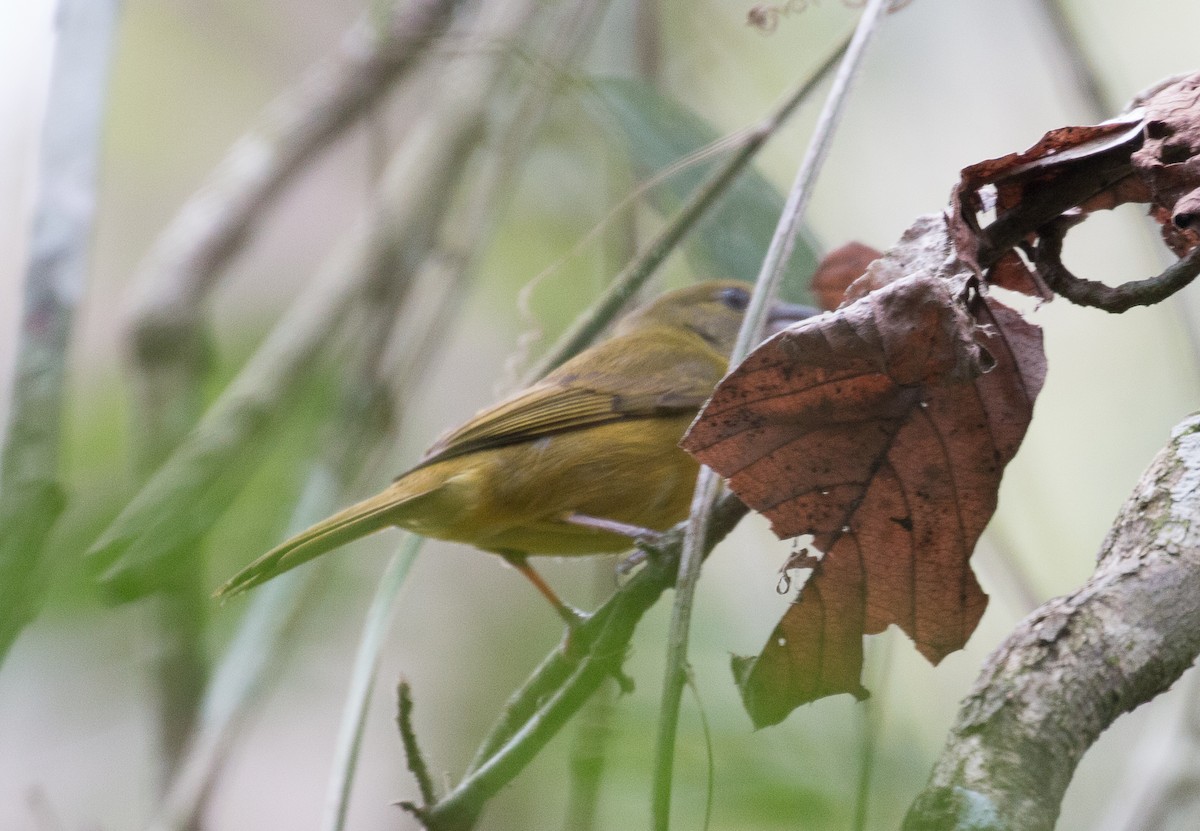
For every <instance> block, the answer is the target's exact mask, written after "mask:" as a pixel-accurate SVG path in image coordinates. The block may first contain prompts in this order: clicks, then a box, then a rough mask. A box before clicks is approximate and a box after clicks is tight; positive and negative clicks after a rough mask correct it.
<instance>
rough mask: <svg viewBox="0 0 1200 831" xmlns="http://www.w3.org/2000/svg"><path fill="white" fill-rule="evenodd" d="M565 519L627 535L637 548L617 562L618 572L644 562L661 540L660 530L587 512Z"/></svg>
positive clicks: (585, 526)
mask: <svg viewBox="0 0 1200 831" xmlns="http://www.w3.org/2000/svg"><path fill="white" fill-rule="evenodd" d="M566 521H567V522H569V523H571V524H572V525H580V526H583V527H584V528H593V529H595V530H597V531H608V532H609V533H612V534H620V535H621V536H624V537H629V539H630V540H631V541H632V542H633V544H634V545H635V546H637V550H636V551H634V552H633V553H631V554H630V555H629V556H628V557H626V558H625V559H623V560H621V562H619V563H617V573H618V574H628V573H629V572H631V571H633V570H634V569H635V568H636V567H637V566H639V565H641V564H642V563H643V562H645V560H646V557H647V555H649V554H652V553H654V552H655V551H656V550H657V549H658V544H659V542H660V541H661V540H662V532H661V531H654V530H651V529H649V528H643V527H642V526H640V525H630V524H628V523H625V522H617V521H616V520H614V519H604V518H603V517H598V516H589V515H588V514H570V515H569V516H567V517H566Z"/></svg>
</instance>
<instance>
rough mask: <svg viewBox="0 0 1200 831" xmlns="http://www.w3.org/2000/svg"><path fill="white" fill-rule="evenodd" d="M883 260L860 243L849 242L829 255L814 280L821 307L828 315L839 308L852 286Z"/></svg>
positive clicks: (813, 286) (823, 259)
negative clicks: (870, 268)
mask: <svg viewBox="0 0 1200 831" xmlns="http://www.w3.org/2000/svg"><path fill="white" fill-rule="evenodd" d="M881 256H883V255H882V254H880V253H879V252H878V251H877V250H875V249H874V248H872V247H871V246H869V245H863V244H862V243H861V242H848V243H846V244H845V245H843V246H842V247H840V248H835V249H834V250H833V251H830V252H829V253H828V254H826V255H825V256H824V257H823V258H822V260H821V264H820V265H818V266H817V270H816V272H814V273H813V277H812V288H813V294H815V295H816V296H817V301H818V304H819V305H820V307H821V308H822V309H825V310H826V311H829V310H830V309H836V308H837V307H838V306H840V305H841V304H842V299H843V298H844V297H845V296H846V289H847V288H849V287H850V284H851V283H853V282H854V281H855V280H857V279H858V278H859V277H861V276H862V275H863V272H864V271H866V270H867V266H869V265H870V264H871V263H873V262H875V260H877V259H879V258H880V257H881Z"/></svg>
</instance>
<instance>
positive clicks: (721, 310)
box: [617, 280, 818, 355]
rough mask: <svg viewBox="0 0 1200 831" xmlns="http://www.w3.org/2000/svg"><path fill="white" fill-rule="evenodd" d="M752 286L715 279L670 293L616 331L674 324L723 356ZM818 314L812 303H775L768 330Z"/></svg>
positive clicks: (634, 314) (631, 316) (730, 347)
mask: <svg viewBox="0 0 1200 831" xmlns="http://www.w3.org/2000/svg"><path fill="white" fill-rule="evenodd" d="M751 288H752V286H751V285H750V284H749V283H744V282H741V281H738V280H714V281H710V282H705V283H697V284H696V285H694V286H688V287H687V288H683V289H677V290H676V291H671V292H667V293H666V294H664V295H662V296H661V297H659V298H658V299H656V300H654V301H652V302H651V303H649V304H647V305H645V306H643V307H642V308H640V309H637V310H636V311H634V312H631V313H630V314H629V315H627V316H626V317H624V318H622V320H621V322H620V323H619V324H618V327H617V332H618V333H622V332H629V331H633V330H634V329H638V328H641V327H644V326H674V327H678V328H681V329H688V330H690V331H692V332H695V333H696V334H697V335H699V336H700V337H701V338H703V339H704V340H705V341H706V342H707V343H708V344H709V345H710V346H712V348H713V349H715V350H717V351H718V352H720V353H721V354H722V355H728V354H729V353H730V352H732V351H733V344H734V342H735V341H736V340H737V333H738V329H739V328H741V325H742V318H743V317H744V316H745V313H746V307H747V306H748V305H750V290H751ZM815 314H818V310H817V309H814V308H812V307H811V306H801V305H797V304H794V303H781V302H776V303H775V304H773V305H772V307H771V310H770V312H769V313H768V315H767V331H768V333H774V332H777V331H779V330H780V329H782V328H783V327H784V326H787V325H788V324H790V323H795V322H796V321H797V320H803V319H804V318H806V317H811V316H813V315H815Z"/></svg>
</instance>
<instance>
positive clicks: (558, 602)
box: [500, 551, 588, 634]
mask: <svg viewBox="0 0 1200 831" xmlns="http://www.w3.org/2000/svg"><path fill="white" fill-rule="evenodd" d="M500 556H501V557H503V558H504V560H505V562H507V563H508V564H509V565H510V566H512V567H513V568H515V569H516V570H517V571H519V572H521V574H523V575H525V579H526V580H528V581H529V582H530V583H533V587H534V588H535V589H537V590H538V591H539V592H540V593H541V595H542V597H544V598H546V599H547V600H549V601H550V605H551V606H553V607H554V611H555V612H557V613H558V616H559V617H560V618H562V621H563V623H565V624H566V625H567V630H568V634H569V633H570V632H574V631H575V629H576V627H578V626H579V624H581V623H583V622H584V621H585V620H587V617H588V616H587V615H585V614H584V613H583V612H581V611H579V610H578V609H576V608H573V607H571V606H568V605H567V604H566V603H563V602H562V599H561V598H560V597H559V596H558V594H557V593H556V592H555V591H554V589H552V588H550V584H549V583H547V582H546V581H545V580H544V579H542V575H540V574H538V573H537V571H536V570H534V568H533V566H531V565H530V564H529V562H528V557H527V556H526V555H525V554H522V553H521V552H519V551H502V552H500Z"/></svg>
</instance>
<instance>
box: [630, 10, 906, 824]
mask: <svg viewBox="0 0 1200 831" xmlns="http://www.w3.org/2000/svg"><path fill="white" fill-rule="evenodd" d="M887 6H888V2H887V0H869V2H868V3H867V6H866V8H865V9H863V13H862V16H861V17H860V18H859V22H858V26H857V27H856V28H855V31H854V36H853V38H852V39H851V41H850V45H849V46H848V47H847V49H846V54H845V57H844V58H843V59H842V61H841V64H840V65H839V67H838V72H837V75H836V76H835V77H834V80H833V85H832V87H831V88H830V91H829V95H828V96H827V97H826V99H825V105H824V107H823V109H822V111H821V115H820V117H819V118H818V120H817V125H816V127H815V128H814V130H813V136H812V138H811V139H810V141H809V145H808V149H807V151H806V152H805V156H804V159H803V161H802V162H801V163H800V168H799V169H798V170H797V171H796V178H795V180H794V181H793V183H792V187H791V190H790V191H789V192H788V197H787V201H786V202H785V203H784V206H783V212H782V214H781V215H780V217H779V223H778V225H777V226H776V228H775V234H774V236H773V237H772V238H771V244H770V246H769V247H768V249H767V253H766V256H765V257H764V258H763V263H762V268H761V269H760V270H759V273H758V279H757V281H756V284H755V286H754V292H753V294H751V296H750V305H749V307H748V308H747V309H746V316H745V319H744V320H743V321H742V326H741V329H739V330H738V337H737V342H736V343H735V344H734V347H733V354H732V355H731V356H730V358H729V363H730V366H737V365H738V364H739V363H741V362H742V360H743V359H744V358H745V357H746V355H748V354H749V352H750V350H751V349H752V348H753V347H754V345H755V344H757V343H758V342H759V341H761V340H762V335H763V329H764V327H765V325H766V319H767V311H768V309H769V308H770V306H771V304H772V302H774V298H775V296H776V295H777V293H778V290H779V284H780V282H781V280H782V279H783V274H784V271H785V269H786V267H787V261H788V258H789V257H790V256H791V253H792V249H793V247H794V246H795V243H796V237H797V236H798V234H799V232H800V224H801V221H802V219H803V217H804V211H805V209H806V208H807V206H808V201H809V198H810V197H811V195H812V185H813V183H814V182H815V181H816V177H817V173H818V172H819V171H820V169H821V166H822V165H823V163H824V161H825V159H826V157H827V156H828V154H829V149H830V147H831V146H832V138H833V133H834V130H835V129H836V127H837V125H838V123H839V122H840V121H841V115H842V113H843V112H844V110H845V104H846V101H847V100H848V98H849V92H850V85H851V82H852V81H853V79H854V76H855V75H856V74H857V72H858V69H859V68H860V67H861V66H862V62H863V58H864V56H865V55H866V50H867V47H868V46H869V44H870V42H871V38H872V36H873V35H874V34H875V31H876V29H877V27H878V24H879V21H880V20H881V19H882V18H883V15H884V14H885V13H886V11H887ZM719 492H720V478H719V477H718V476H717V475H716V474H715V473H714V472H713V471H712V470H711V469H709V468H707V467H702V468H701V470H700V475H699V478H698V479H697V482H696V490H695V494H694V496H693V498H692V506H691V514H690V516H689V519H688V523H687V526H686V527H687V531H686V533H685V535H684V542H683V548H682V553H681V555H680V565H679V577H678V579H677V581H676V584H675V602H674V606H673V607H672V610H671V624H670V630H669V632H668V636H667V637H668V640H667V658H666V664H667V666H666V671H665V676H664V679H663V693H662V704H661V706H660V709H659V717H658V718H659V722H658V737H657V741H656V744H655V761H654V786H653V795H652V805H651V812H652V822H653V827H654V828H655V829H656V831H667V829H668V828H669V826H670V814H671V781H672V777H673V773H674V760H675V731H676V726H677V724H678V722H679V707H680V703H681V700H682V697H683V687H684V684H685V683H686V680H687V647H688V629H689V626H690V624H691V610H692V602H693V599H694V596H695V591H696V584H697V583H698V582H699V579H700V565H701V562H702V560H703V557H704V550H703V544H704V540H705V539H706V537H707V528H706V526H707V524H708V521H709V515H710V514H711V513H712V510H713V506H714V504H715V503H716V499H717V495H718V493H719Z"/></svg>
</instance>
